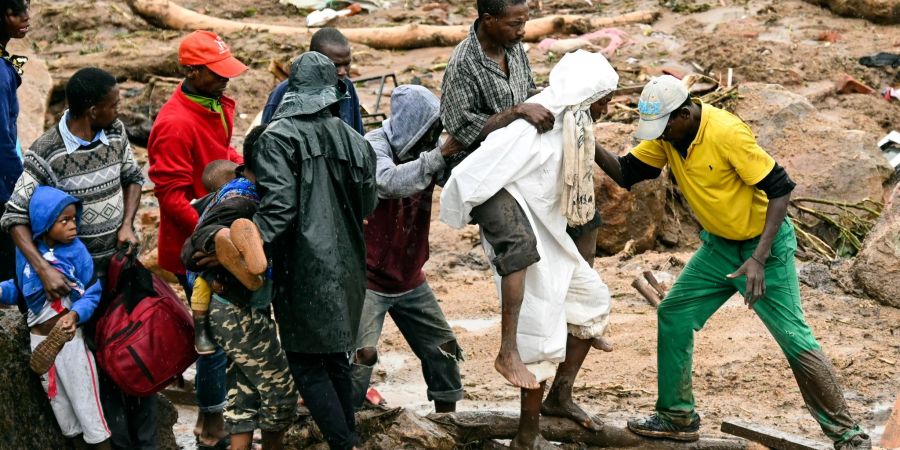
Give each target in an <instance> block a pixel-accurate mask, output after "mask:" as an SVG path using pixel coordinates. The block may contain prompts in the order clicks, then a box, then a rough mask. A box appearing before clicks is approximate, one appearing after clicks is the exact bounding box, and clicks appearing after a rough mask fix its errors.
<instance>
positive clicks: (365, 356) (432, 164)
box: [353, 85, 463, 412]
mask: <svg viewBox="0 0 900 450" xmlns="http://www.w3.org/2000/svg"><path fill="white" fill-rule="evenodd" d="M391 112H392V113H393V116H392V117H391V118H390V119H388V120H386V121H385V122H384V127H383V128H379V129H377V130H374V131H372V132H370V133H368V134H366V140H367V141H368V142H369V144H371V145H372V149H373V150H374V151H375V157H376V170H375V182H376V185H377V192H378V197H379V198H380V201H379V203H378V207H377V208H375V211H374V212H373V213H372V215H371V216H370V217H369V218H368V220H367V222H368V223H367V225H366V230H365V236H366V275H367V278H368V289H367V291H366V300H365V304H364V306H363V311H362V317H361V320H360V324H359V333H358V334H357V341H356V342H357V348H358V350H357V352H356V358H355V361H354V364H353V384H354V386H353V391H354V399H355V401H356V405H357V406H359V405H361V404H362V402H363V399H364V396H365V394H366V390H367V388H368V386H369V380H370V378H371V376H372V366H373V365H374V364H375V362H376V361H377V360H378V353H377V350H376V346H377V345H378V339H379V337H380V336H381V330H382V326H383V324H384V316H385V314H387V313H390V315H391V318H393V319H394V323H396V324H397V327H398V328H399V329H400V332H401V333H403V336H404V337H405V338H406V341H407V342H408V343H409V346H410V347H411V348H412V350H413V352H414V353H415V354H416V356H417V357H418V358H419V360H420V361H421V362H422V375H423V376H424V377H425V382H426V384H427V385H428V391H427V395H428V400H430V401H434V406H435V410H436V411H437V412H452V411H454V410H455V409H456V402H458V401H459V400H462V398H463V388H462V381H461V380H460V376H459V365H458V364H457V362H458V361H459V360H461V359H462V350H461V349H460V348H459V345H458V343H457V342H456V336H454V334H453V331H452V330H451V329H450V325H449V324H447V320H446V319H445V318H444V313H443V312H442V311H441V308H440V306H439V305H438V302H437V299H436V298H435V296H434V293H433V292H432V291H431V288H430V287H429V286H428V283H427V282H426V281H425V273H424V272H423V271H422V266H423V265H424V264H425V262H426V261H427V260H428V232H429V229H430V227H431V197H432V193H433V191H434V185H435V181H436V179H437V178H438V177H439V176H440V175H441V174H442V173H443V172H444V169H445V168H446V165H447V163H446V161H445V158H449V157H450V156H452V155H454V154H456V153H458V152H459V151H461V150H462V146H461V145H459V143H458V142H457V141H456V140H455V139H453V138H450V139H448V140H447V141H446V142H444V143H443V144H441V143H440V142H439V139H438V138H439V136H440V133H441V130H442V129H443V127H442V126H441V122H440V117H439V116H440V102H439V101H438V99H437V97H435V95H434V94H432V93H431V92H430V91H429V90H428V89H426V88H424V87H422V86H412V85H404V86H398V87H397V88H396V89H394V92H393V94H392V95H391Z"/></svg>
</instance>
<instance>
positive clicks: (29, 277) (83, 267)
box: [0, 186, 102, 324]
mask: <svg viewBox="0 0 900 450" xmlns="http://www.w3.org/2000/svg"><path fill="white" fill-rule="evenodd" d="M72 204H74V205H76V208H77V212H76V221H80V219H81V202H80V201H79V200H78V199H76V198H75V197H72V196H70V195H68V194H66V193H65V192H63V191H60V190H59V189H56V188H52V187H49V186H38V187H37V189H35V191H34V195H32V197H31V202H30V203H29V204H28V215H29V218H30V219H31V233H32V235H33V237H34V244H35V246H36V247H37V249H38V252H39V253H40V254H41V255H43V257H44V259H46V260H47V261H48V262H49V263H50V265H51V266H53V268H54V269H56V270H58V271H59V272H60V273H62V274H63V275H64V276H65V277H66V278H67V279H68V280H69V281H70V282H71V284H72V285H73V286H72V290H71V292H70V293H69V299H70V300H71V301H72V308H71V309H72V311H75V312H76V313H78V323H79V324H82V323H84V322H86V321H87V320H88V319H90V318H91V315H92V314H94V310H95V309H96V308H97V304H98V303H99V302H100V295H101V293H102V287H101V286H100V282H99V281H98V280H97V278H96V277H95V276H94V261H93V259H92V258H91V254H90V253H89V252H88V250H87V247H85V246H84V244H83V243H82V242H81V240H79V239H78V238H75V240H74V241H72V242H70V243H68V244H57V245H56V246H54V247H53V248H49V247H47V244H45V243H44V241H43V240H42V239H40V238H41V236H43V235H44V234H46V233H47V232H48V231H50V229H51V228H52V227H53V224H54V223H55V222H56V219H57V218H58V217H59V215H60V214H62V212H63V210H64V209H66V207H67V206H69V205H72ZM16 274H17V275H16V276H17V280H15V281H14V280H7V281H4V282H3V283H0V288H2V294H0V303H3V304H7V305H14V304H16V300H17V299H18V297H19V294H20V293H21V295H22V296H24V297H25V304H26V305H27V306H28V310H29V311H31V312H32V313H33V314H38V313H40V311H41V308H43V306H44V303H46V302H47V301H48V299H47V297H46V294H45V292H44V286H43V284H41V279H40V277H38V274H37V272H36V271H35V270H34V268H33V267H32V266H31V263H29V262H28V260H27V259H26V258H25V255H23V254H22V252H21V251H20V250H18V249H16Z"/></svg>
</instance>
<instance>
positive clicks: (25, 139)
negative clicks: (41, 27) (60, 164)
mask: <svg viewBox="0 0 900 450" xmlns="http://www.w3.org/2000/svg"><path fill="white" fill-rule="evenodd" d="M9 47H10V48H9V51H10V53H13V54H17V55H24V56H27V57H28V62H27V63H26V64H25V67H24V69H23V70H24V71H25V73H24V74H23V75H22V85H21V86H19V89H18V90H17V91H16V96H17V97H18V98H19V118H18V120H17V121H16V126H17V128H18V132H19V142H20V144H21V145H22V149H23V150H27V149H28V148H29V147H30V146H31V144H32V143H33V142H34V141H35V140H36V139H37V138H38V137H40V136H41V134H43V133H44V116H45V114H46V113H47V101H48V100H49V97H50V90H51V89H52V88H53V78H52V77H51V76H50V71H48V70H47V64H45V63H44V60H42V59H40V58H38V57H37V55H35V54H34V53H33V52H32V51H31V49H30V48H29V47H28V45H27V44H26V43H24V42H22V41H21V40H18V39H14V40H12V41H11V42H10V44H9Z"/></svg>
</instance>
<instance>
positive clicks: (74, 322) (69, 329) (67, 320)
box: [56, 311, 78, 335]
mask: <svg viewBox="0 0 900 450" xmlns="http://www.w3.org/2000/svg"><path fill="white" fill-rule="evenodd" d="M56 324H57V325H59V327H60V328H61V329H62V330H63V331H65V332H66V334H68V335H73V334H75V327H77V326H78V313H77V312H75V311H69V312H67V313H66V314H65V315H64V316H62V317H60V319H59V322H57V323H56Z"/></svg>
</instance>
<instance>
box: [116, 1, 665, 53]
mask: <svg viewBox="0 0 900 450" xmlns="http://www.w3.org/2000/svg"><path fill="white" fill-rule="evenodd" d="M127 3H128V6H130V7H131V9H132V10H133V11H134V12H135V13H136V14H138V15H139V16H141V17H143V18H144V19H145V20H147V21H148V22H150V23H151V24H153V25H156V26H159V27H163V28H170V29H173V30H184V31H191V30H212V31H215V32H217V33H237V32H243V31H255V32H265V33H273V34H285V35H297V36H300V35H307V34H308V35H312V33H314V32H315V31H316V29H315V28H312V29H311V28H306V27H294V26H285V25H269V24H263V23H253V22H238V21H234V20H227V19H220V18H218V17H211V16H207V15H205V14H200V13H198V12H196V11H192V10H190V9H187V8H184V7H182V6H180V5H178V4H177V3H175V2H172V1H170V0H127ZM658 17H659V11H653V10H647V11H635V12H632V13H628V14H623V15H621V16H615V17H585V16H576V15H554V16H547V17H541V18H538V19H534V20H530V21H528V23H526V24H525V40H527V41H536V40H538V39H540V38H542V37H545V36H548V35H550V34H555V33H562V34H581V33H586V32H590V31H595V30H597V29H600V28H605V27H612V26H619V25H626V24H632V23H650V22H653V21H655V20H656V19H657V18H658ZM341 32H342V33H344V36H346V37H347V39H349V40H350V41H352V42H356V43H358V44H364V45H367V46H369V47H372V48H376V49H384V50H408V49H413V48H422V47H449V46H454V45H456V44H458V43H459V42H460V41H462V40H463V39H465V38H466V36H468V34H469V26H468V25H449V26H439V25H419V24H415V23H413V24H407V25H402V26H398V27H385V28H344V29H341Z"/></svg>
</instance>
